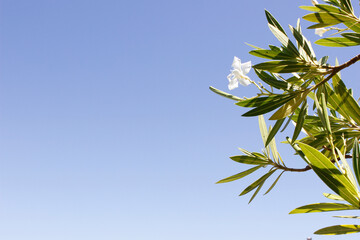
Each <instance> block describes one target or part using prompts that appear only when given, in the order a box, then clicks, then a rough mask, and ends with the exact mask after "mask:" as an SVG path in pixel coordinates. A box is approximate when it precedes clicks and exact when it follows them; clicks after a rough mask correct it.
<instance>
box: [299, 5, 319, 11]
mask: <svg viewBox="0 0 360 240" xmlns="http://www.w3.org/2000/svg"><path fill="white" fill-rule="evenodd" d="M299 8H301V9H303V10H307V11H311V12H317V11H319V10H320V9H319V8H317V7H315V6H300V7H299Z"/></svg>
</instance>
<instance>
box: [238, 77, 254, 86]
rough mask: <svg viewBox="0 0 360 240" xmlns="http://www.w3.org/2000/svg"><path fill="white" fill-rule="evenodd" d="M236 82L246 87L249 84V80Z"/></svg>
mask: <svg viewBox="0 0 360 240" xmlns="http://www.w3.org/2000/svg"><path fill="white" fill-rule="evenodd" d="M238 80H239V83H240V84H241V85H243V86H247V85H249V84H250V83H251V82H250V80H249V79H247V78H239V79H238Z"/></svg>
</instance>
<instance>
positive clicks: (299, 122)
mask: <svg viewBox="0 0 360 240" xmlns="http://www.w3.org/2000/svg"><path fill="white" fill-rule="evenodd" d="M307 109H308V105H307V103H306V102H304V103H303V105H302V107H301V109H300V112H299V115H298V118H297V121H296V126H295V130H294V134H293V136H292V138H291V140H292V142H293V143H294V142H295V140H296V139H297V137H298V136H299V134H300V132H301V129H302V128H303V125H304V122H305V118H306V115H307Z"/></svg>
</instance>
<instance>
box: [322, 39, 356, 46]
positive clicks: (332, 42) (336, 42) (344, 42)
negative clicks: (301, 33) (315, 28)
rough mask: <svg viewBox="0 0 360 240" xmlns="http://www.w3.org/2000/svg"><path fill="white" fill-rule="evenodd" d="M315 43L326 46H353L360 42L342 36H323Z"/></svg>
mask: <svg viewBox="0 0 360 240" xmlns="http://www.w3.org/2000/svg"><path fill="white" fill-rule="evenodd" d="M315 43H316V44H318V45H321V46H326V47H351V46H357V45H360V43H358V42H354V41H352V40H350V39H348V38H341V37H331V38H322V39H319V40H317V41H315Z"/></svg>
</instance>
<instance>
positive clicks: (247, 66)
mask: <svg viewBox="0 0 360 240" xmlns="http://www.w3.org/2000/svg"><path fill="white" fill-rule="evenodd" d="M250 69H251V61H248V62H246V63H243V64H241V71H242V73H243V74H248V73H249V72H250Z"/></svg>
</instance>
